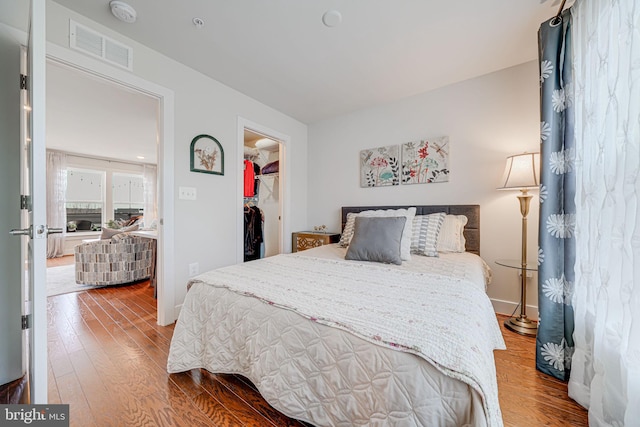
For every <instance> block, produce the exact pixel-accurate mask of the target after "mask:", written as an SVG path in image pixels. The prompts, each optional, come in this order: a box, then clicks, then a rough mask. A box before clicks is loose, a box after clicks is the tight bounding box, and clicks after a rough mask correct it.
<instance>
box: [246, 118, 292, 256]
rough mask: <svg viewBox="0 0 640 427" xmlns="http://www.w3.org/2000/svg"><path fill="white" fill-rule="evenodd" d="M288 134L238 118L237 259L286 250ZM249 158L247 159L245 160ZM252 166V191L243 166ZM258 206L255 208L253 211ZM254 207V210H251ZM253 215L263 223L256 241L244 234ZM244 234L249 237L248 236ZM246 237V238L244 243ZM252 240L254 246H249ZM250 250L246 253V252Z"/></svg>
mask: <svg viewBox="0 0 640 427" xmlns="http://www.w3.org/2000/svg"><path fill="white" fill-rule="evenodd" d="M289 139H290V138H289V136H288V135H284V134H281V133H279V132H277V131H275V130H273V129H269V128H267V127H264V126H261V125H259V124H257V123H253V122H251V121H249V120H246V119H244V118H241V117H239V118H238V152H239V153H242V155H243V157H242V159H243V163H242V167H240V168H239V173H238V196H239V201H238V209H239V214H238V253H237V262H238V263H241V262H245V261H249V260H252V259H258V258H264V257H269V256H273V255H277V254H282V253H285V252H286V251H287V240H286V239H285V236H286V235H287V233H288V230H289V227H288V221H287V212H288V206H289V200H288V199H287V197H286V195H287V194H289V193H288V192H287V188H288V182H287V180H286V176H287V174H286V172H287V168H288V165H287V163H286V150H287V145H288V144H289ZM247 162H248V163H247ZM247 165H250V166H249V167H251V168H253V178H251V179H253V180H254V182H255V186H254V187H253V188H254V191H253V193H251V192H249V193H247V192H246V191H245V185H246V186H248V187H251V185H250V184H249V183H248V181H245V179H246V178H247V176H246V175H245V173H244V171H245V167H247ZM256 208H257V211H256ZM251 209H253V210H254V212H250V210H251ZM247 211H249V213H250V214H253V215H254V218H255V215H256V212H259V214H258V215H259V217H262V218H263V219H264V221H263V223H262V230H261V234H262V241H260V242H256V241H255V239H252V238H253V237H254V236H247V226H246V225H245V223H246V221H247V220H248V219H250V217H248V216H247ZM247 237H250V238H249V239H247ZM247 240H248V241H249V242H248V243H247ZM252 242H253V243H254V244H255V246H252ZM247 252H249V256H247Z"/></svg>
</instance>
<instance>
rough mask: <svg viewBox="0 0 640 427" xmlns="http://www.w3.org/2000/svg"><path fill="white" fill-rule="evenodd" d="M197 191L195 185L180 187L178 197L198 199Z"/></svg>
mask: <svg viewBox="0 0 640 427" xmlns="http://www.w3.org/2000/svg"><path fill="white" fill-rule="evenodd" d="M196 196H197V192H196V188H195V187H180V188H178V198H179V199H181V200H196Z"/></svg>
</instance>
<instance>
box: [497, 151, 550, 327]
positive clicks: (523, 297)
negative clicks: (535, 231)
mask: <svg viewBox="0 0 640 427" xmlns="http://www.w3.org/2000/svg"><path fill="white" fill-rule="evenodd" d="M539 171H540V154H539V153H524V154H517V155H515V156H510V157H507V164H506V166H505V169H504V175H503V177H502V180H501V184H502V185H501V186H500V187H498V189H500V190H520V194H519V195H518V200H519V201H520V213H521V214H522V252H521V256H520V288H521V289H520V292H521V294H520V316H518V317H510V318H509V319H507V320H505V322H504V326H505V327H506V328H507V329H510V330H512V331H514V332H517V333H519V334H522V335H535V334H536V330H537V328H538V325H537V323H536V322H533V321H531V320H529V319H528V318H527V215H528V214H529V204H530V202H531V197H533V196H531V194H529V189H531V188H538V186H539V185H540V176H539Z"/></svg>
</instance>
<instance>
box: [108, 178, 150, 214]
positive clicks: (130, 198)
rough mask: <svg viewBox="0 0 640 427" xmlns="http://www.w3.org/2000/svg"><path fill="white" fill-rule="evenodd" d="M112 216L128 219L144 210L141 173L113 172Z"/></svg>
mask: <svg viewBox="0 0 640 427" xmlns="http://www.w3.org/2000/svg"><path fill="white" fill-rule="evenodd" d="M112 188H113V193H112V195H113V196H112V197H113V218H114V219H115V220H116V221H118V220H128V219H131V217H133V216H138V215H142V213H143V211H144V185H143V180H142V175H136V174H124V173H114V174H113V181H112Z"/></svg>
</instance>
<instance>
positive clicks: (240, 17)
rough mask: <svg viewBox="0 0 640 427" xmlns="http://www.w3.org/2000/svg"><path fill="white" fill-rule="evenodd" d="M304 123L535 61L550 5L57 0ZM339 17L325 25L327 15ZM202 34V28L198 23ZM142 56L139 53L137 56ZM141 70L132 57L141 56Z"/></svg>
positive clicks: (496, 0)
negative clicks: (117, 9) (132, 13)
mask: <svg viewBox="0 0 640 427" xmlns="http://www.w3.org/2000/svg"><path fill="white" fill-rule="evenodd" d="M55 1H56V2H57V3H59V4H61V5H63V6H65V7H67V8H69V9H72V10H74V11H76V12H78V13H80V14H82V15H85V16H87V17H89V18H90V19H92V20H94V21H97V22H99V23H101V24H103V25H105V26H107V27H109V28H112V29H113V30H115V31H117V32H119V33H121V34H123V35H125V36H127V37H129V38H132V39H134V40H136V41H138V42H140V43H142V44H144V45H146V46H148V47H150V48H152V49H154V50H156V51H158V52H161V53H163V54H165V55H166V56H169V57H171V58H174V59H175V60H177V61H179V62H182V63H184V64H186V65H188V66H190V67H192V68H194V69H196V70H198V71H200V72H202V73H203V74H206V75H208V76H210V77H212V78H214V79H216V80H218V81H220V82H222V83H224V84H226V85H228V86H230V87H232V88H234V89H236V90H238V91H240V92H243V93H245V94H246V95H249V96H251V97H252V98H254V99H257V100H259V101H261V102H263V103H265V104H267V105H269V106H271V107H273V108H275V109H277V110H280V111H282V112H284V113H286V114H288V115H290V116H292V117H295V118H297V119H298V120H300V121H302V122H304V123H313V122H316V121H319V120H322V119H325V118H329V117H332V116H336V115H340V114H344V113H346V112H350V111H354V110H357V109H361V108H366V107H370V106H373V105H378V104H382V103H386V102H391V101H393V100H397V99H400V98H404V97H407V96H411V95H415V94H418V93H422V92H426V91H428V90H432V89H435V88H438V87H442V86H445V85H447V84H451V83H454V82H458V81H462V80H466V79H469V78H472V77H476V76H479V75H482V74H486V73H490V72H493V71H496V70H499V69H503V68H507V67H510V66H513V65H517V64H521V63H523V62H526V61H530V60H533V59H535V58H536V57H537V30H538V27H539V25H540V23H541V22H543V21H545V20H547V19H549V18H550V17H552V16H553V15H554V14H555V13H556V11H557V7H558V6H557V0H556V2H551V1H546V0H482V1H478V0H458V1H451V0H449V1H444V0H438V1H436V0H394V1H392V0H349V1H338V0H313V1H310V0H306V1H304V0H269V1H265V0H181V1H179V2H177V1H175V0H128V3H129V4H130V5H131V6H133V7H134V8H135V9H136V11H137V15H138V19H137V22H136V23H134V24H126V23H123V22H120V21H118V20H116V19H115V18H114V17H113V15H112V14H111V12H110V9H109V0H92V1H87V0H55ZM329 9H336V10H338V11H339V12H340V13H341V14H342V17H343V20H342V24H341V25H339V26H337V27H334V28H328V27H325V26H324V25H323V24H322V14H323V13H324V12H325V11H327V10H329ZM194 17H199V18H201V19H203V20H204V21H205V26H204V27H203V28H201V29H197V28H196V27H195V26H194V25H193V23H192V19H193V18H194ZM134 55H135V52H134ZM134 64H135V57H134Z"/></svg>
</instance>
